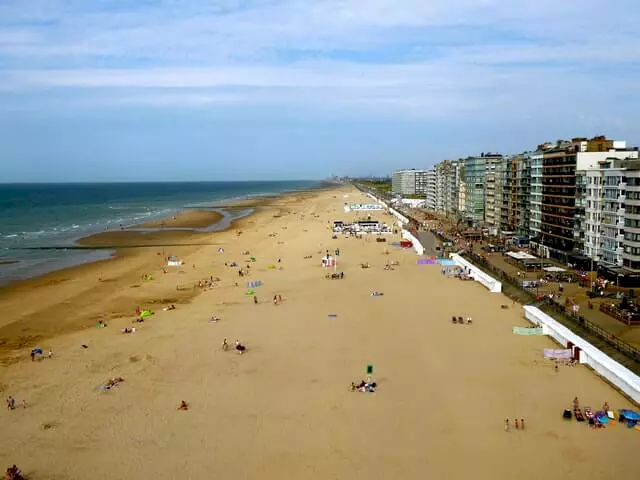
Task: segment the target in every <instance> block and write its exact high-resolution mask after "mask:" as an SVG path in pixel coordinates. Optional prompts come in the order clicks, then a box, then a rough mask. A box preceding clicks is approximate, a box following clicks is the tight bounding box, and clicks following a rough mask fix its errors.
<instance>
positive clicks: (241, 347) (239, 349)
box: [236, 340, 247, 355]
mask: <svg viewBox="0 0 640 480" xmlns="http://www.w3.org/2000/svg"><path fill="white" fill-rule="evenodd" d="M246 350H247V347H245V346H244V345H242V344H241V343H240V341H239V340H236V352H238V353H239V354H240V355H242V354H243V353H244V352H245V351H246Z"/></svg>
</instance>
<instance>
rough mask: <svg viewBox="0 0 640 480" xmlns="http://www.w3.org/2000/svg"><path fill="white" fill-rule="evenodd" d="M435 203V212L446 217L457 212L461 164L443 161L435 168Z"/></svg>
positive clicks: (458, 209)
mask: <svg viewBox="0 0 640 480" xmlns="http://www.w3.org/2000/svg"><path fill="white" fill-rule="evenodd" d="M434 170H435V174H436V182H435V184H436V201H435V210H437V211H439V212H444V213H446V214H448V215H456V214H457V213H458V212H459V211H460V208H459V186H460V175H461V170H462V164H461V162H459V161H452V160H444V161H443V162H440V163H438V164H437V165H436V166H435V167H434Z"/></svg>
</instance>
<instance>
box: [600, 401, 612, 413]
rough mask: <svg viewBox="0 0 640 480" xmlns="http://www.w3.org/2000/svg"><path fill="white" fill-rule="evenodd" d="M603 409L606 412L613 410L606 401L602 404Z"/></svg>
mask: <svg viewBox="0 0 640 480" xmlns="http://www.w3.org/2000/svg"><path fill="white" fill-rule="evenodd" d="M602 410H603V411H604V412H609V411H610V410H611V408H610V407H609V404H608V403H607V402H604V405H602Z"/></svg>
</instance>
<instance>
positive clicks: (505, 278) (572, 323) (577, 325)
mask: <svg viewBox="0 0 640 480" xmlns="http://www.w3.org/2000/svg"><path fill="white" fill-rule="evenodd" d="M432 233H433V234H434V235H436V237H438V238H439V239H440V240H442V241H446V242H453V240H452V239H450V238H447V237H445V236H442V235H439V234H438V233H437V232H432ZM461 255H462V257H464V258H466V259H467V260H468V261H470V262H471V263H473V264H475V265H476V266H477V267H479V268H482V269H485V270H486V271H489V272H492V273H493V274H495V276H496V279H498V280H500V281H502V285H503V289H502V293H504V294H505V295H507V296H508V297H510V298H511V299H513V300H515V301H517V302H521V303H525V304H531V305H535V306H537V307H539V308H540V309H541V310H543V311H546V312H547V313H548V314H550V315H552V316H553V317H554V318H555V319H556V320H558V321H559V322H560V323H562V324H563V325H565V326H566V327H568V328H570V329H571V330H573V331H574V333H577V334H583V335H584V334H586V336H587V337H594V338H595V339H597V340H600V341H601V342H603V343H604V344H605V345H606V346H608V347H609V348H613V349H615V350H616V351H617V352H619V353H621V354H622V355H624V357H626V358H628V359H629V360H631V361H632V363H631V364H630V365H627V366H628V367H629V368H631V369H632V370H634V371H635V372H636V373H638V372H639V371H640V349H638V348H637V347H634V346H633V345H630V344H628V343H626V342H625V341H623V340H621V339H619V338H618V337H616V336H615V335H613V334H612V333H610V332H608V331H606V330H605V329H603V328H602V327H600V326H598V325H596V324H595V323H593V322H590V321H589V320H587V319H586V318H584V317H583V316H582V315H573V314H567V312H566V311H565V309H564V307H563V306H561V305H559V304H557V303H556V302H554V301H552V300H550V299H549V297H544V298H538V297H537V296H536V292H535V290H534V291H532V290H528V289H526V288H523V287H522V279H520V278H518V277H514V276H511V275H509V274H507V273H505V272H504V271H503V270H501V269H500V268H498V267H496V266H495V265H492V264H490V263H489V262H487V261H486V260H485V259H483V258H482V257H480V256H479V255H476V254H474V253H462V254H461ZM505 283H506V285H505ZM504 286H511V287H512V288H506V289H505V288H504ZM586 340H588V341H589V338H586Z"/></svg>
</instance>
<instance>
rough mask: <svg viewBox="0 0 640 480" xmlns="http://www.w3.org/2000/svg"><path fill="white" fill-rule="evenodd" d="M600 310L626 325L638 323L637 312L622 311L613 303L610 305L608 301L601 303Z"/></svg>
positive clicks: (639, 317)
mask: <svg viewBox="0 0 640 480" xmlns="http://www.w3.org/2000/svg"><path fill="white" fill-rule="evenodd" d="M600 311H601V312H602V313H606V314H607V315H609V316H610V317H613V318H615V319H616V320H618V321H620V322H622V323H624V324H626V325H640V316H638V314H633V313H629V312H625V311H622V310H620V309H619V308H618V307H616V306H615V305H611V304H609V303H601V304H600Z"/></svg>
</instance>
